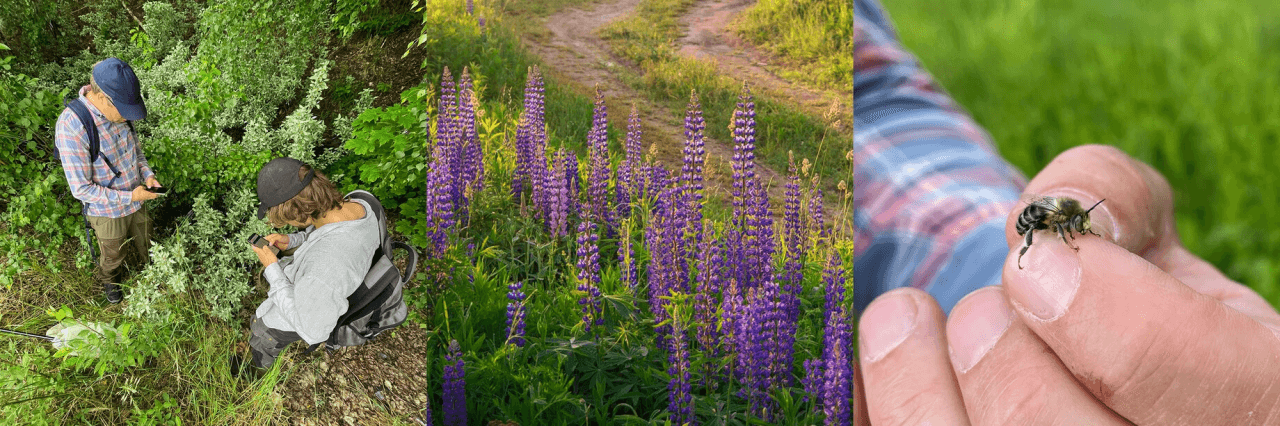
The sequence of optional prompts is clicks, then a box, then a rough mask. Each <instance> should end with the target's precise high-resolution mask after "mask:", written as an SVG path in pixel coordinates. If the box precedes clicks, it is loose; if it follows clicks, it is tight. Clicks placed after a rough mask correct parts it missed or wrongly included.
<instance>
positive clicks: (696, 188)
mask: <svg viewBox="0 0 1280 426" xmlns="http://www.w3.org/2000/svg"><path fill="white" fill-rule="evenodd" d="M704 128H706V123H705V122H704V121H703V119H702V105H701V104H699V103H698V92H697V91H694V92H692V94H691V95H690V96H689V105H688V108H687V110H686V112H685V116H684V129H685V130H684V139H685V142H684V164H683V167H682V168H681V172H682V174H681V185H682V186H683V190H684V198H685V205H686V206H685V211H684V213H685V214H686V216H687V219H686V224H687V226H688V229H687V230H686V231H685V233H686V234H688V235H689V237H690V239H691V240H692V244H695V245H697V244H699V243H700V242H701V241H702V185H703V183H702V182H703V176H702V166H703V164H704V163H705V162H706V148H705V145H706V137H705V136H704V135H703V133H702V132H703V129H704Z"/></svg>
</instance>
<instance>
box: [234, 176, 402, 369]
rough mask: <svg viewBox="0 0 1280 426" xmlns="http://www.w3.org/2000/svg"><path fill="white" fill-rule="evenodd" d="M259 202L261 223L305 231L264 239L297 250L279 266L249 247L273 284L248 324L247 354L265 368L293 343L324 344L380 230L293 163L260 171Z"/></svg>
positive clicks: (370, 216) (367, 211) (366, 212)
mask: <svg viewBox="0 0 1280 426" xmlns="http://www.w3.org/2000/svg"><path fill="white" fill-rule="evenodd" d="M258 200H259V202H260V204H259V205H258V218H259V219H262V218H264V217H265V218H267V219H268V220H270V222H271V224H272V226H275V227H277V228H279V227H284V226H286V225H288V226H293V227H296V228H299V229H303V231H300V232H296V233H293V234H288V235H285V234H270V235H267V236H265V237H263V238H264V239H266V240H267V241H268V242H269V243H270V244H271V246H274V247H276V248H278V249H281V250H294V252H293V254H292V255H291V256H288V257H285V258H284V259H279V258H277V256H276V254H275V253H273V252H272V250H271V248H270V247H257V246H254V245H249V248H250V249H252V250H253V252H254V253H255V254H257V255H258V260H259V261H260V262H261V263H262V266H263V268H264V269H263V272H262V275H263V277H264V278H265V279H266V281H267V283H268V284H270V289H269V290H268V291H267V300H265V301H263V302H262V305H260V306H258V309H257V311H256V312H255V314H254V317H253V319H252V321H251V323H250V326H249V329H250V331H251V332H252V334H253V337H252V338H251V339H250V341H249V347H250V350H251V351H252V357H253V365H255V366H256V367H259V368H268V367H270V366H271V364H272V363H274V362H275V359H276V356H277V355H279V354H280V351H282V350H284V348H286V347H288V346H289V344H290V343H293V342H296V341H299V340H302V341H305V342H307V344H308V345H314V344H317V343H322V342H325V341H327V340H328V339H329V335H330V333H331V332H332V331H333V329H334V327H335V326H337V322H338V318H339V317H341V316H342V314H344V313H346V311H347V308H348V303H347V297H348V296H350V295H351V294H352V293H353V292H355V291H356V289H357V288H358V287H359V286H360V285H361V284H362V283H363V282H364V277H365V274H367V273H368V272H369V268H370V261H369V260H370V259H372V258H373V254H374V252H375V251H376V250H377V249H378V247H379V245H380V244H381V240H380V237H381V234H380V232H381V229H380V228H379V224H378V219H377V218H376V217H375V216H374V213H373V210H372V209H371V207H370V206H369V205H368V204H366V203H365V202H364V201H361V200H345V199H343V196H342V194H341V193H339V192H338V190H337V187H335V186H334V184H333V182H331V181H329V179H328V178H327V177H325V175H324V174H323V173H320V172H319V171H316V170H313V169H312V168H311V167H310V166H308V165H306V164H304V163H302V162H301V161H298V160H295V159H292V158H287V157H284V158H277V159H274V160H271V161H270V162H268V163H267V164H266V165H265V166H263V167H262V169H261V170H259V171H258ZM241 362H242V360H241V359H239V358H238V357H236V358H233V359H232V368H233V369H235V370H237V371H239V369H240V368H241V366H240V363H241Z"/></svg>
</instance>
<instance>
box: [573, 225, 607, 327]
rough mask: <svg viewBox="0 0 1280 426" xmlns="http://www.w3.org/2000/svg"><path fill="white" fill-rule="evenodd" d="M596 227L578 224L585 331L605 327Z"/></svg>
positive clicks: (579, 280) (579, 302) (581, 301)
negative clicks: (597, 326) (593, 326)
mask: <svg viewBox="0 0 1280 426" xmlns="http://www.w3.org/2000/svg"><path fill="white" fill-rule="evenodd" d="M597 241H599V236H597V235H596V225H595V223H592V222H591V221H589V220H583V221H581V222H578V265H577V266H578V290H579V291H582V292H584V293H586V295H584V296H582V298H581V299H579V300H578V304H579V305H582V322H583V323H585V324H586V327H585V331H586V332H588V333H589V332H591V326H592V325H604V312H603V308H602V307H601V306H600V303H601V295H600V250H599V246H598V245H597Z"/></svg>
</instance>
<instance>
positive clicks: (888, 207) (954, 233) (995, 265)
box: [854, 0, 1026, 313]
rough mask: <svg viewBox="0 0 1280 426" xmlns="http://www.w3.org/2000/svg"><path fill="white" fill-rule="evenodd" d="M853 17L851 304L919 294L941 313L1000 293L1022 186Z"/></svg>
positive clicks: (904, 59) (946, 103)
mask: <svg viewBox="0 0 1280 426" xmlns="http://www.w3.org/2000/svg"><path fill="white" fill-rule="evenodd" d="M854 8H855V11H854V64H855V65H854V182H856V183H857V185H855V188H854V227H855V240H856V245H855V247H856V249H855V253H854V258H855V260H854V282H855V288H854V301H855V309H857V310H858V311H861V310H863V309H865V308H866V306H867V305H868V304H870V303H871V301H872V300H873V299H875V297H876V296H879V295H880V294H883V293H884V292H887V291H889V290H892V289H894V288H898V287H905V286H911V287H915V288H919V289H922V290H925V291H927V292H929V293H930V294H931V295H933V297H934V298H935V299H937V301H938V304H939V305H941V306H942V308H943V310H944V311H945V312H947V313H950V311H951V308H952V306H954V305H955V304H956V302H959V301H960V299H961V298H963V297H964V296H965V295H967V294H969V293H970V292H972V291H973V290H976V289H978V288H981V287H984V286H988V285H998V284H1000V275H1001V270H1002V268H1003V264H1004V259H1005V257H1006V256H1007V255H1008V252H1009V246H1008V243H1007V242H1006V241H1005V235H1004V227H1005V219H1006V217H1007V215H1008V213H1009V211H1010V210H1011V209H1013V208H1016V207H1017V204H1018V200H1019V196H1020V194H1021V192H1022V188H1023V187H1024V186H1025V185H1026V178H1025V177H1024V176H1023V175H1022V174H1021V173H1020V172H1019V171H1018V170H1017V169H1015V168H1014V167H1013V166H1011V165H1010V164H1009V163H1008V162H1006V161H1005V160H1004V159H1003V158H1001V157H1000V155H999V153H998V152H997V151H996V150H995V148H994V147H993V144H992V142H991V140H990V136H989V135H988V134H987V133H986V132H985V131H984V130H983V129H982V128H981V127H979V126H978V125H977V124H976V123H975V122H974V121H973V119H972V118H970V117H969V115H968V114H967V113H966V112H965V111H964V110H963V109H962V108H960V107H959V106H958V105H957V104H956V103H955V102H954V101H953V100H952V99H951V98H950V96H949V95H948V94H947V93H946V92H945V91H944V90H943V89H942V88H941V87H939V85H938V84H937V82H935V81H934V80H933V78H932V77H931V76H930V75H929V74H928V73H927V72H926V71H925V70H924V69H923V67H922V66H921V65H920V63H919V62H918V61H917V60H916V59H915V58H914V57H913V56H912V55H911V54H910V53H908V52H907V51H906V50H905V49H904V48H903V46H902V45H901V43H900V42H899V41H898V40H897V35H896V32H895V30H894V28H893V27H892V25H891V24H890V23H889V20H888V18H887V15H886V13H885V11H884V10H883V9H882V8H881V7H880V6H879V5H878V4H875V3H874V0H856V4H855V7H854Z"/></svg>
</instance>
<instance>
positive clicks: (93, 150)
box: [65, 98, 133, 186]
mask: <svg viewBox="0 0 1280 426" xmlns="http://www.w3.org/2000/svg"><path fill="white" fill-rule="evenodd" d="M65 105H66V106H67V108H71V111H72V112H75V113H76V117H78V118H79V119H80V124H83V125H84V130H85V133H87V134H88V135H89V164H93V163H94V162H97V161H98V157H100V156H101V155H102V142H101V140H100V139H99V138H98V124H97V122H95V121H93V115H92V114H90V113H89V108H88V107H86V106H85V105H84V102H83V101H81V100H80V98H75V99H71V100H70V101H67V102H65ZM128 123H129V130H130V131H133V122H132V121H129V122H128ZM102 162H104V163H107V168H108V169H111V173H114V175H112V176H111V180H110V181H108V182H107V186H111V184H112V183H114V182H115V181H116V178H119V177H120V171H119V170H116V166H115V165H114V164H111V162H110V161H107V159H106V158H103V159H102Z"/></svg>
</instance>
